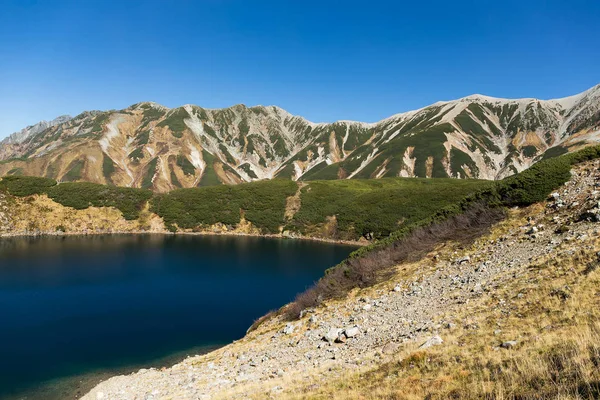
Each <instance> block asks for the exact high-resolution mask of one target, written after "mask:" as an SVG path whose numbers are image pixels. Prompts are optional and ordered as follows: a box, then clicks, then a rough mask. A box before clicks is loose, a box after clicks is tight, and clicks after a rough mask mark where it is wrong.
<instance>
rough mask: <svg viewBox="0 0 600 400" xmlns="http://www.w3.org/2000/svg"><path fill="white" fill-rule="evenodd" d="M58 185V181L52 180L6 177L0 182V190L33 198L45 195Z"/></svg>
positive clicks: (35, 177)
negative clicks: (36, 195) (35, 195)
mask: <svg viewBox="0 0 600 400" xmlns="http://www.w3.org/2000/svg"><path fill="white" fill-rule="evenodd" d="M55 185H56V181H55V180H54V179H50V178H41V177H37V176H16V175H13V176H5V177H4V178H2V180H0V189H2V190H5V191H7V192H8V193H10V194H12V195H14V196H20V197H22V196H31V195H34V194H44V193H46V192H47V191H48V189H49V188H51V187H53V186H55Z"/></svg>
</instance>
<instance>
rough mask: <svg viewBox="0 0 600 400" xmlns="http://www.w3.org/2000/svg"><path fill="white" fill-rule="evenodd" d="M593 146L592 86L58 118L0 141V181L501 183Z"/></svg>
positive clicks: (145, 107)
mask: <svg viewBox="0 0 600 400" xmlns="http://www.w3.org/2000/svg"><path fill="white" fill-rule="evenodd" d="M598 141H600V85H597V86H595V87H593V88H591V89H589V90H587V91H585V92H583V93H580V94H577V95H574V96H570V97H566V98H561V99H554V100H538V99H515V100H510V99H500V98H493V97H488V96H483V95H472V96H468V97H464V98H462V99H458V100H453V101H442V102H437V103H435V104H432V105H430V106H428V107H424V108H422V109H419V110H415V111H409V112H405V113H401V114H397V115H394V116H391V117H389V118H386V119H384V120H382V121H379V122H376V123H363V122H355V121H337V122H334V123H313V122H310V121H308V120H306V119H304V118H302V117H299V116H294V115H291V114H290V113H288V112H287V111H285V110H283V109H281V108H279V107H276V106H255V107H246V106H244V105H235V106H233V107H229V108H224V109H206V108H202V107H199V106H195V105H185V106H182V107H178V108H173V109H169V108H167V107H164V106H162V105H159V104H156V103H152V102H143V103H138V104H134V105H132V106H130V107H128V108H126V109H123V110H111V111H86V112H83V113H81V114H79V115H78V116H76V117H69V116H61V117H58V118H57V119H55V120H53V121H50V122H46V121H42V122H40V123H38V124H35V125H33V126H29V127H27V128H25V129H23V130H21V131H20V132H16V133H14V134H12V135H10V136H9V137H7V138H6V139H4V140H3V141H2V142H0V176H3V175H18V174H22V175H34V176H46V177H51V178H54V179H57V180H58V181H62V182H65V181H79V180H82V181H91V182H96V183H102V184H115V185H119V186H129V187H142V188H149V189H153V190H155V191H158V192H165V191H169V190H172V189H175V188H180V187H195V186H207V185H215V184H221V183H225V184H236V183H241V182H249V181H254V180H261V179H273V178H285V179H294V180H315V179H350V178H382V177H394V176H402V177H453V178H479V179H501V178H503V177H506V176H509V175H512V174H514V173H517V172H520V171H522V170H524V169H526V168H528V167H529V166H531V165H532V164H533V163H535V162H537V161H539V160H541V159H543V158H546V157H552V156H556V155H560V154H563V153H566V152H568V151H573V150H576V149H578V148H581V147H583V146H585V145H586V144H588V143H593V142H598Z"/></svg>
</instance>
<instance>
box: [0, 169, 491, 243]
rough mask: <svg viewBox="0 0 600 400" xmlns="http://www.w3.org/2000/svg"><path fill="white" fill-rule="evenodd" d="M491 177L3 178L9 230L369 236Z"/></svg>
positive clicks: (0, 230)
mask: <svg viewBox="0 0 600 400" xmlns="http://www.w3.org/2000/svg"><path fill="white" fill-rule="evenodd" d="M488 185H489V182H487V181H479V180H473V179H469V180H461V181H456V180H452V179H408V178H386V179H379V180H352V181H311V182H307V183H297V182H293V181H291V180H271V181H263V182H251V183H245V184H240V185H219V186H210V187H201V188H190V189H178V190H175V191H172V192H169V193H162V194H155V193H153V192H151V191H150V190H143V189H135V188H124V187H116V186H105V185H100V184H94V183H89V182H68V183H60V184H57V182H56V181H55V180H53V179H49V178H39V177H27V176H8V177H5V178H0V236H2V235H38V234H50V235H55V234H59V235H60V234H94V233H116V232H155V233H156V232H161V233H165V232H187V233H211V234H255V235H276V236H283V237H304V238H316V239H327V240H344V241H358V240H361V241H363V242H364V243H368V241H371V240H373V239H378V238H383V237H387V236H388V235H389V234H390V233H391V232H393V231H395V230H397V229H398V228H400V227H402V226H404V225H407V224H410V223H413V222H415V221H417V220H419V219H422V218H426V217H428V216H430V215H431V214H432V213H434V212H435V211H436V210H437V209H439V208H440V207H444V206H447V205H449V204H452V203H453V202H455V201H457V200H459V199H461V198H462V197H464V196H465V195H466V194H468V193H471V192H474V191H476V190H479V189H481V188H483V187H486V186H488Z"/></svg>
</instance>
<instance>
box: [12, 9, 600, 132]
mask: <svg viewBox="0 0 600 400" xmlns="http://www.w3.org/2000/svg"><path fill="white" fill-rule="evenodd" d="M599 21H600V1H598V0H589V1H583V0H569V1H566V0H560V1H552V0H548V1H535V0H519V1H514V0H503V1H491V0H489V1H486V0H477V1H460V0H454V1H437V0H429V1H410V2H403V1H377V0H371V1H360V2H359V1H352V0H346V1H328V0H319V1H314V0H298V1H291V0H290V1H287V0H278V1H270V0H262V1H260V0H259V1H248V0H202V1H201V0H198V1H182V0H165V1H154V0H146V1H127V0H121V1H112V0H103V1H95V0H77V1H53V0H38V1H35V0H0V138H1V137H3V136H6V135H7V134H9V133H11V132H13V131H16V130H18V129H20V128H23V127H24V126H26V125H28V124H32V123H35V122H37V121H39V120H41V119H52V118H54V117H56V116H58V115H60V114H71V115H76V114H78V113H79V112H81V111H83V110H90V109H120V108H125V107H127V106H129V105H131V104H133V103H137V102H140V101H156V102H158V103H161V104H164V105H166V106H169V107H176V106H180V105H183V104H187V103H193V104H198V105H200V106H203V107H208V108H217V107H226V106H230V105H233V104H238V103H244V104H246V105H256V104H263V105H272V104H274V105H279V106H281V107H283V108H285V109H287V110H288V111H290V112H291V113H293V114H298V115H302V116H304V117H306V118H308V119H309V120H312V121H315V122H321V121H333V120H338V119H354V120H361V121H367V122H372V121H377V120H380V119H382V118H385V117H387V116H390V115H392V114H395V113H398V112H403V111H408V110H411V109H415V108H419V107H423V106H425V105H428V104H431V103H434V102H436V101H438V100H450V99H454V98H459V97H463V96H466V95H469V94H473V93H482V94H486V95H490V96H496V97H538V98H555V97H563V96H567V95H571V94H575V93H578V92H581V91H583V90H585V89H588V88H590V87H591V86H593V85H595V84H597V83H600V23H599Z"/></svg>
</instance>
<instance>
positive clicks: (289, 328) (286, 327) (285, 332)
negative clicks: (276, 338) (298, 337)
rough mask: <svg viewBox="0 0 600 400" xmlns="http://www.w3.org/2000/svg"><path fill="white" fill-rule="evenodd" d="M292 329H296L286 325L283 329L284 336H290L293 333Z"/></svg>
mask: <svg viewBox="0 0 600 400" xmlns="http://www.w3.org/2000/svg"><path fill="white" fill-rule="evenodd" d="M294 329H296V327H295V326H294V324H287V325H286V326H285V328H283V333H284V334H286V335H291V334H292V333H294Z"/></svg>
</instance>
